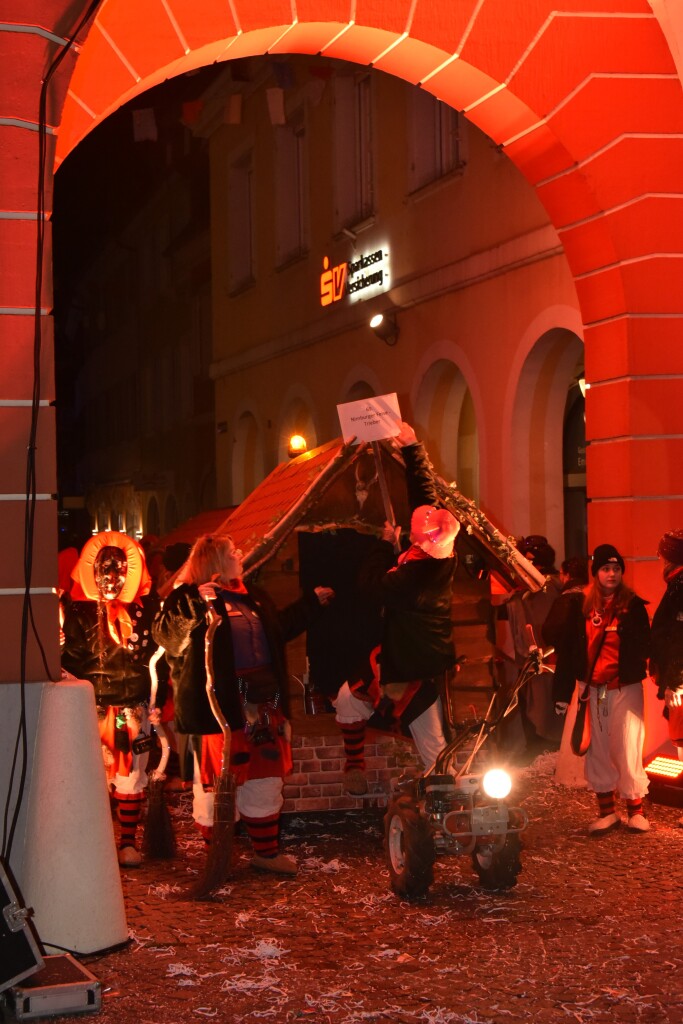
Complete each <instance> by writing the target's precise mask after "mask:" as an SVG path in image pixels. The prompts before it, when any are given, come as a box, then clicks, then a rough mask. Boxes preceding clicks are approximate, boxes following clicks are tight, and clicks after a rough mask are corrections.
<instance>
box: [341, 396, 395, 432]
mask: <svg viewBox="0 0 683 1024" xmlns="http://www.w3.org/2000/svg"><path fill="white" fill-rule="evenodd" d="M337 412H338V413H339V422H340V423H341V428H342V434H343V436H344V440H345V441H350V440H352V438H354V437H355V439H356V441H357V442H358V443H360V442H361V441H381V440H382V439H383V438H385V437H396V435H397V434H398V433H399V431H400V429H401V411H400V409H399V407H398V398H397V397H396V394H395V393H394V394H391V395H377V396H376V397H375V398H364V399H362V401H360V402H345V403H344V404H343V405H338V406H337Z"/></svg>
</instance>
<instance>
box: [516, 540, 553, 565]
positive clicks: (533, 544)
mask: <svg viewBox="0 0 683 1024" xmlns="http://www.w3.org/2000/svg"><path fill="white" fill-rule="evenodd" d="M519 550H520V551H521V552H522V554H523V555H524V557H525V558H529V555H531V558H529V561H530V562H533V564H534V565H535V566H536V568H537V569H540V570H541V571H543V572H551V571H552V570H553V569H554V567H555V549H554V548H553V547H552V545H550V544H548V538H547V537H542V536H541V534H540V533H533V534H531V536H530V537H522V540H521V542H520V544H519Z"/></svg>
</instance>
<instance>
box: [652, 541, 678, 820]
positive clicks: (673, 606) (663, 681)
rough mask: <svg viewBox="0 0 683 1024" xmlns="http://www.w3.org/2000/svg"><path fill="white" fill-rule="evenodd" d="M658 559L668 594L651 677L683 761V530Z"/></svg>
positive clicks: (655, 627) (657, 627) (657, 619)
mask: <svg viewBox="0 0 683 1024" xmlns="http://www.w3.org/2000/svg"><path fill="white" fill-rule="evenodd" d="M657 555H658V556H659V558H660V559H661V563H662V575H663V577H664V581H665V583H666V591H665V592H664V595H663V597H662V599H661V601H660V602H659V604H658V606H657V610H656V611H655V613H654V615H653V617H652V654H651V656H650V675H651V676H652V677H653V679H654V680H655V682H656V683H657V696H658V697H659V699H660V700H663V701H664V716H665V717H666V718H667V719H668V723H669V737H670V739H671V742H672V743H673V744H674V745H675V747H676V749H677V751H678V759H679V761H683V530H670V531H669V532H668V533H665V534H664V536H663V537H662V539H661V540H660V542H659V546H658V548H657ZM680 824H681V825H683V818H681V820H680Z"/></svg>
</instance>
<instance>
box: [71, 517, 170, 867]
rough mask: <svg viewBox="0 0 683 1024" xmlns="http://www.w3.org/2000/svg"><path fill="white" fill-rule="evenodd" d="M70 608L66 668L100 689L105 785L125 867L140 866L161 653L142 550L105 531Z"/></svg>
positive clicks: (79, 573)
mask: <svg viewBox="0 0 683 1024" xmlns="http://www.w3.org/2000/svg"><path fill="white" fill-rule="evenodd" d="M72 577H73V581H74V582H73V586H72V588H71V600H70V601H69V603H68V604H67V605H65V607H64V621H63V625H62V631H61V635H62V637H63V643H62V651H61V662H62V668H63V669H64V671H65V672H67V673H69V674H70V675H72V676H75V677H76V678H77V679H88V680H89V681H90V682H91V683H92V684H93V687H94V689H95V700H96V703H97V712H98V719H99V731H100V739H101V741H102V752H103V755H104V761H105V768H106V772H107V779H108V781H109V783H110V786H112V787H113V795H114V798H115V800H116V802H117V815H118V819H119V822H120V825H121V832H120V842H119V853H118V858H119V863H120V864H121V865H123V866H125V867H136V866H138V865H139V864H140V863H141V861H142V856H141V854H140V852H139V850H138V848H137V827H138V824H139V822H140V818H141V815H142V807H143V800H144V790H145V787H146V785H147V773H146V767H147V761H148V758H149V747H150V745H151V744H150V742H149V732H150V730H149V723H148V718H147V702H148V701H149V696H150V675H149V668H148V666H149V659H150V657H151V655H152V654H153V653H154V651H155V650H156V647H157V645H156V643H155V642H154V640H153V639H152V634H151V627H152V619H153V617H154V615H155V613H156V611H157V610H158V607H159V605H158V601H157V600H156V599H155V598H153V597H151V596H150V588H151V580H150V577H149V573H148V572H147V567H146V564H145V556H144V552H143V550H142V548H141V547H140V545H139V544H138V543H137V542H136V541H135V540H133V538H132V537H128V536H127V535H126V534H124V533H119V532H117V531H112V530H107V531H104V532H102V533H98V534H96V535H95V536H94V537H92V538H91V539H90V540H89V541H87V542H86V544H85V545H84V547H83V550H82V551H81V554H80V557H79V559H78V561H77V563H76V565H75V567H74V569H73V571H72Z"/></svg>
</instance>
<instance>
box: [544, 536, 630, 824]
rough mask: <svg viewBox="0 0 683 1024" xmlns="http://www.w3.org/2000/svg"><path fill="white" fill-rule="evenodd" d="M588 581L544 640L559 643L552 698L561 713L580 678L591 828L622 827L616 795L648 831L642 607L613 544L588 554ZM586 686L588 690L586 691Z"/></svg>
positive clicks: (561, 608) (562, 604)
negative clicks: (594, 811)
mask: <svg viewBox="0 0 683 1024" xmlns="http://www.w3.org/2000/svg"><path fill="white" fill-rule="evenodd" d="M591 573H592V577H593V579H592V583H591V584H590V585H589V586H588V587H587V588H586V591H585V593H584V595H583V599H582V600H581V599H580V598H577V597H575V598H574V599H572V598H569V599H567V600H566V601H565V600H564V599H563V600H561V601H558V602H557V604H556V605H555V606H554V608H553V612H557V615H558V618H559V617H560V616H562V620H561V621H558V622H556V623H555V625H554V627H553V628H551V629H550V630H548V629H547V628H546V632H545V635H546V637H547V639H548V640H550V642H552V643H555V644H556V649H557V672H556V675H555V699H556V701H557V702H558V710H560V711H562V710H566V707H567V705H568V703H569V701H570V700H571V696H572V692H573V690H574V685H575V683H576V681H577V680H581V682H582V684H583V685H582V687H581V691H582V699H583V697H584V693H585V691H586V689H587V691H588V692H587V693H585V698H586V699H587V700H588V701H589V704H588V715H589V717H590V746H589V748H588V751H587V753H586V755H585V776H586V782H587V783H588V788H589V789H591V790H592V791H593V792H594V793H595V794H596V797H597V801H598V817H597V818H595V820H594V821H592V822H591V823H590V824H589V826H588V831H589V833H591V834H592V835H603V834H604V833H606V832H608V831H610V830H611V829H613V828H615V827H616V826H618V825H619V824H620V823H621V817H620V816H619V814H617V810H616V797H617V793H619V794H620V795H621V796H622V797H623V799H624V800H625V801H626V810H627V815H628V821H627V826H628V829H629V831H631V832H646V831H647V830H648V829H649V827H650V823H649V821H648V819H647V818H646V817H645V816H644V814H643V797H644V796H645V794H646V793H647V790H648V779H647V775H646V774H645V771H644V769H643V742H644V738H645V723H644V718H643V705H644V694H643V680H644V678H645V676H646V674H647V662H648V658H649V656H650V622H649V619H648V615H647V610H646V607H645V604H646V603H645V601H643V599H642V598H640V597H638V596H637V594H634V592H633V591H632V590H631V589H630V588H629V587H627V586H626V585H625V584H624V582H623V573H624V559H623V558H622V556H621V555H620V554H619V552H618V551H617V549H616V548H615V547H614V546H613V545H612V544H600V545H598V547H597V548H596V549H595V551H594V552H593V558H592V563H591ZM586 684H588V685H586Z"/></svg>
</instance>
